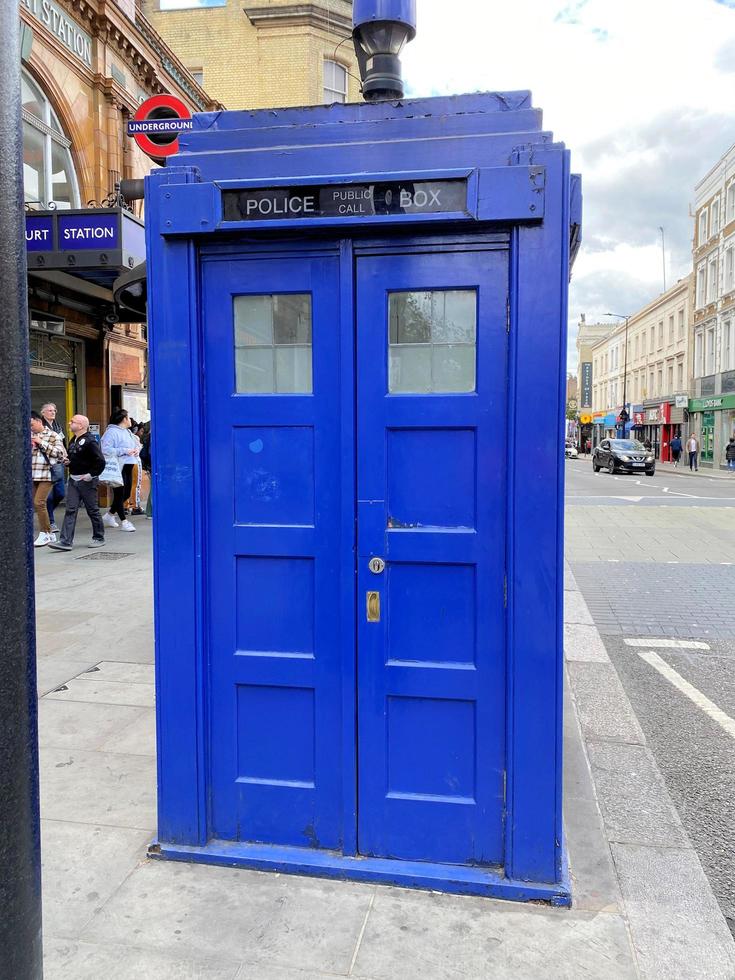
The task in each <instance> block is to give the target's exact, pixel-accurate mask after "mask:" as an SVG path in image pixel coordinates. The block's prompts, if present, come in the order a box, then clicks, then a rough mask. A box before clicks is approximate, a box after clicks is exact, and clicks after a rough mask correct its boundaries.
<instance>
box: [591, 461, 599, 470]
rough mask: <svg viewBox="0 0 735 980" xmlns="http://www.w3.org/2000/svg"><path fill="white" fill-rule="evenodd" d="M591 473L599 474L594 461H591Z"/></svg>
mask: <svg viewBox="0 0 735 980" xmlns="http://www.w3.org/2000/svg"><path fill="white" fill-rule="evenodd" d="M592 471H593V472H594V473H599V472H600V467H599V466H598V465H597V463H596V462H595V461H594V459H593V460H592Z"/></svg>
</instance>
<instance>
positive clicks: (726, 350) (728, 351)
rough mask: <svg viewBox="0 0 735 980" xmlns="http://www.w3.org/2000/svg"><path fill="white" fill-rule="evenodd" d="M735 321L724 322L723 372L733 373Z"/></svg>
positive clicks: (729, 319)
mask: <svg viewBox="0 0 735 980" xmlns="http://www.w3.org/2000/svg"><path fill="white" fill-rule="evenodd" d="M734 325H735V321H733V320H732V319H731V318H728V319H727V320H723V321H722V370H723V371H731V370H732V368H733V367H734V366H735V365H734V364H733V353H735V351H733V342H732V340H733V337H732V334H733V326H734Z"/></svg>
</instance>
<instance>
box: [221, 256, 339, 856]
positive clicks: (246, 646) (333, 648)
mask: <svg viewBox="0 0 735 980" xmlns="http://www.w3.org/2000/svg"><path fill="white" fill-rule="evenodd" d="M202 279H203V322H202V330H203V338H204V344H203V346H204V377H205V408H204V411H205V417H206V426H205V445H206V456H207V486H206V512H207V541H208V545H207V570H208V575H207V578H208V594H207V604H208V617H207V620H208V626H209V629H208V645H209V670H210V685H211V688H210V690H211V694H210V719H211V721H210V739H211V743H210V744H211V748H210V759H211V814H210V819H211V833H212V834H213V835H214V836H217V837H221V838H226V839H233V840H239V841H251V842H263V843H271V844H287V845H297V846H298V845H300V846H304V847H318V848H339V847H340V846H341V845H342V806H343V801H342V795H341V792H342V790H341V788H342V774H341V731H340V726H341V718H342V714H341V667H342V665H341V661H340V653H341V651H340V644H339V629H340V617H339V613H338V609H339V603H340V583H341V577H342V574H344V573H343V571H342V556H341V554H340V546H341V537H340V518H339V515H340V506H341V503H342V500H341V490H340V479H339V470H340V459H341V456H340V442H339V440H340V426H339V384H340V337H339V329H338V324H339V260H338V257H337V255H336V254H335V255H333V256H306V257H303V258H302V257H295V256H294V257H291V258H283V257H282V258H275V259H267V258H256V257H252V258H245V257H243V258H240V259H238V260H230V261H225V260H220V261H218V260H215V259H212V260H210V261H205V263H204V268H203V277H202ZM293 294H299V295H307V296H309V297H310V301H311V302H310V306H311V322H312V347H311V357H312V377H313V381H312V386H313V390H312V392H311V393H309V392H300V393H298V392H297V393H245V392H242V391H240V392H238V391H237V390H236V388H237V385H236V377H237V373H236V372H237V369H236V352H235V312H234V310H235V302H236V298H237V297H242V296H262V297H269V296H271V295H276V296H279V297H282V296H284V295H285V296H289V295H291V296H293ZM248 308H250V307H248ZM256 319H257V318H256ZM246 326H247V327H248V330H246V331H245V332H246V333H247V335H248V338H249V339H250V340H252V341H253V342H255V341H260V340H261V339H262V337H261V336H260V332H259V331H260V329H261V328H260V326H259V325H258V323H257V322H255V321H253V326H252V330H251V329H250V326H249V325H248V324H246ZM248 331H250V332H248ZM239 353H240V352H238V354H239ZM261 353H264V355H265V358H266V360H265V362H264V363H265V364H266V369H267V370H272V367H273V363H274V362H272V361H270V360H269V358H270V356H271V355H270V352H269V351H267V350H265V351H264V352H263V351H261ZM287 353H288V352H287ZM274 356H277V355H274ZM259 363H260V362H259ZM301 383H303V378H302V379H301ZM240 387H242V380H241V382H240ZM350 557H351V556H350ZM348 574H349V572H348Z"/></svg>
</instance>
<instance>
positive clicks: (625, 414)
mask: <svg viewBox="0 0 735 980" xmlns="http://www.w3.org/2000/svg"><path fill="white" fill-rule="evenodd" d="M605 316H614V317H617V318H618V319H619V320H625V340H624V341H623V343H624V344H625V354H624V355H623V408H622V410H621V412H620V421H621V422H622V423H623V425H622V430H623V431H622V435H621V438H622V439H624V438H625V423H626V422H627V421H628V420H629V418H630V416H629V414H628V398H627V391H628V321H629V320H630V315H628V316H625V315H624V314H622V313H606V314H605Z"/></svg>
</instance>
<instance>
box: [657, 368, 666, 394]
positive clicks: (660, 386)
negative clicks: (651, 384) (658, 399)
mask: <svg viewBox="0 0 735 980" xmlns="http://www.w3.org/2000/svg"><path fill="white" fill-rule="evenodd" d="M656 379H657V381H658V389H657V391H656V394H657V395H660V394H661V392H662V391H663V387H664V372H663V368H659V369H658V372H657V374H656Z"/></svg>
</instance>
